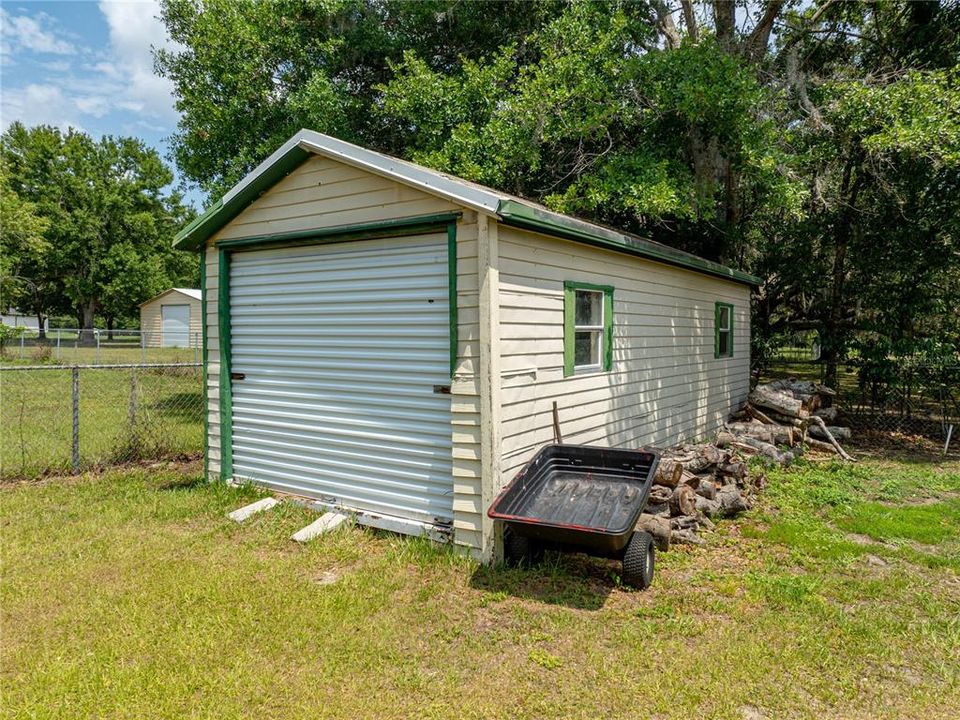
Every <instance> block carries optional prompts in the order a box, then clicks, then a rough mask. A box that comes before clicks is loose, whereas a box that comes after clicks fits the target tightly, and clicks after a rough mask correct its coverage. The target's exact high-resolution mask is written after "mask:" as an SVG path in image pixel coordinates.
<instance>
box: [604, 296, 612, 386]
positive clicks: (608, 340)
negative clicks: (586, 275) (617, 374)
mask: <svg viewBox="0 0 960 720" xmlns="http://www.w3.org/2000/svg"><path fill="white" fill-rule="evenodd" d="M603 349H604V353H603V369H604V370H612V369H613V288H612V287H611V288H604V290H603Z"/></svg>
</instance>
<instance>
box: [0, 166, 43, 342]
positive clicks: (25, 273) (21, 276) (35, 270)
mask: <svg viewBox="0 0 960 720" xmlns="http://www.w3.org/2000/svg"><path fill="white" fill-rule="evenodd" d="M49 226H50V222H49V220H47V219H46V218H45V217H43V216H41V215H39V214H38V213H37V207H36V205H34V204H33V203H31V202H28V201H25V200H24V199H23V198H21V197H20V196H19V195H18V194H17V192H16V191H15V190H14V189H13V188H11V187H10V182H9V177H8V173H7V169H6V168H5V167H4V166H3V165H2V164H0V305H2V306H3V309H4V310H8V309H10V308H11V307H16V308H17V309H18V310H20V311H26V312H32V313H34V314H35V315H36V317H37V322H38V327H39V334H40V337H41V338H42V337H44V336H45V331H44V328H45V325H46V318H47V315H48V313H49V310H50V307H51V305H52V304H53V302H54V298H55V297H56V296H57V289H56V287H55V284H52V283H50V282H49V278H45V277H41V272H40V269H41V268H43V267H44V266H45V265H46V264H47V257H48V256H49V253H50V249H51V246H50V243H49V242H48V241H47V239H46V233H47V230H48V228H49Z"/></svg>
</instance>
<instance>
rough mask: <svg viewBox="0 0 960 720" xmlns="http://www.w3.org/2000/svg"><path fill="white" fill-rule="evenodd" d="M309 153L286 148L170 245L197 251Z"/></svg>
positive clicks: (188, 226)
mask: <svg viewBox="0 0 960 720" xmlns="http://www.w3.org/2000/svg"><path fill="white" fill-rule="evenodd" d="M312 154H313V153H311V152H309V151H308V150H304V149H303V148H301V147H298V146H294V147H292V148H290V150H288V151H287V152H285V153H284V154H283V155H281V156H280V157H279V158H277V160H276V161H275V162H274V163H273V164H271V165H270V166H268V167H267V168H266V169H264V171H263V172H262V173H260V174H259V175H257V176H256V177H255V178H253V181H252V182H250V184H248V185H246V186H245V187H243V189H241V190H240V191H239V192H237V193H236V194H235V195H233V196H232V197H230V198H229V199H228V200H226V201H224V200H223V198H221V199H220V200H217V201H216V202H215V203H214V204H213V205H211V206H210V207H209V208H207V209H206V210H205V211H204V212H203V214H202V215H200V216H199V217H198V218H196V219H195V220H194V221H193V222H191V223H190V224H189V225H187V226H186V227H185V228H183V230H181V231H180V232H179V233H177V235H176V237H175V238H174V239H173V246H174V247H175V248H176V249H177V250H194V251H199V250H200V249H201V248H202V247H203V245H204V243H205V242H206V241H207V240H209V239H210V237H211V236H213V234H214V233H215V232H217V231H218V230H220V229H221V228H222V227H223V226H225V225H226V224H227V223H228V222H230V221H231V220H233V219H234V218H235V217H236V216H237V215H239V214H240V213H241V212H243V210H244V208H246V207H247V206H248V205H249V204H250V203H252V202H253V201H254V200H256V199H257V198H258V197H260V196H261V195H262V194H263V193H264V192H266V191H267V190H268V189H269V188H270V187H272V186H273V185H276V184H277V183H278V182H279V181H280V180H282V179H283V178H284V177H286V176H287V175H289V174H290V173H291V172H293V171H294V170H296V169H297V168H298V167H299V166H300V165H301V164H302V163H303V162H304V161H305V160H306V159H307V158H308V157H310V156H311V155H312ZM227 195H229V193H228V194H227ZM225 197H226V196H225Z"/></svg>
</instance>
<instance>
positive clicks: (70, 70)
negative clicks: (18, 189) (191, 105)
mask: <svg viewBox="0 0 960 720" xmlns="http://www.w3.org/2000/svg"><path fill="white" fill-rule="evenodd" d="M158 15H159V9H158V7H157V3H156V2H155V1H154V0H100V1H99V2H96V1H95V0H72V1H71V0H61V1H59V2H46V1H44V2H39V1H36V0H0V126H2V128H3V129H6V128H7V127H8V126H9V125H10V123H12V122H13V121H15V120H20V121H21V122H22V123H24V124H25V125H28V126H29V125H37V124H46V125H55V126H56V127H59V128H62V129H64V130H65V129H66V128H68V127H71V126H72V127H75V128H78V129H81V130H84V131H85V132H88V133H90V134H91V135H93V136H94V137H100V136H101V135H132V136H135V137H138V138H140V139H142V140H143V141H144V142H145V143H146V144H147V145H150V146H151V147H154V148H157V149H158V150H159V151H160V153H161V155H162V156H164V158H165V159H166V160H167V162H168V163H170V164H171V165H172V162H171V161H170V160H169V158H167V157H166V156H167V153H168V144H167V138H169V136H170V135H171V134H172V133H173V131H174V130H175V128H176V124H177V112H176V110H175V108H174V98H173V94H172V86H171V84H170V83H169V82H168V81H167V80H165V79H164V78H160V77H157V76H156V75H155V74H154V72H153V56H152V50H151V48H155V47H169V46H170V45H171V42H170V40H169V38H168V37H167V34H166V29H165V28H164V26H163V23H161V22H160V21H159V20H158V19H157V16H158ZM187 199H188V200H189V201H190V202H193V204H194V205H197V206H198V207H200V206H201V205H202V204H203V196H202V195H201V194H200V193H199V191H197V190H196V189H188V194H187Z"/></svg>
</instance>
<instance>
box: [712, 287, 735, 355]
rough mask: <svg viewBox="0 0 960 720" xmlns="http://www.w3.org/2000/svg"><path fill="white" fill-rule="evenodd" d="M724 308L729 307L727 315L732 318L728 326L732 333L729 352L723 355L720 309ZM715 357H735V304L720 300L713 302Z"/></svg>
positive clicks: (728, 330)
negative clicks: (721, 348)
mask: <svg viewBox="0 0 960 720" xmlns="http://www.w3.org/2000/svg"><path fill="white" fill-rule="evenodd" d="M722 308H726V309H727V317H729V318H730V327H729V328H727V332H729V333H730V345H729V347H728V352H726V353H725V354H722V355H721V354H720V311H721V309H722ZM713 357H714V359H718V358H732V357H733V305H731V304H730V303H725V302H719V301H718V302H716V303H714V304H713Z"/></svg>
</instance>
